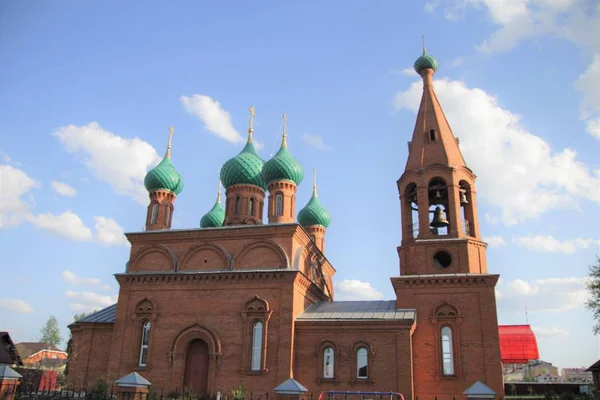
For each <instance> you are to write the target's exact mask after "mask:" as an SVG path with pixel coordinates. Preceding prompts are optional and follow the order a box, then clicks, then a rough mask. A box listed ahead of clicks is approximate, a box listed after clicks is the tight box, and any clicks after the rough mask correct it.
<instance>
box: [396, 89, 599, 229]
mask: <svg viewBox="0 0 600 400" xmlns="http://www.w3.org/2000/svg"><path fill="white" fill-rule="evenodd" d="M435 88H436V89H435V90H436V93H437V95H438V98H439V99H440V102H441V104H442V107H443V109H444V112H445V114H446V117H447V118H448V121H449V122H450V126H451V127H452V129H453V131H454V134H455V135H456V136H457V137H460V139H461V142H460V143H461V146H460V147H461V151H462V152H463V154H464V156H465V159H466V161H467V163H468V165H469V166H470V167H471V168H472V169H473V170H474V171H475V172H476V173H477V174H478V176H479V177H480V179H479V180H478V192H479V193H480V194H481V197H482V198H483V199H484V200H486V201H487V202H488V203H490V204H492V205H495V206H498V207H499V208H500V209H501V211H502V212H501V217H502V220H503V221H504V223H505V224H515V223H518V222H521V221H523V220H525V219H528V218H535V217H538V216H539V215H541V214H542V213H544V212H546V211H548V210H551V209H554V208H568V207H576V205H577V200H579V199H588V200H591V201H594V202H598V203H600V170H595V171H592V170H590V169H589V168H588V167H587V166H585V165H584V164H583V163H582V162H581V161H579V160H578V159H577V153H576V152H575V151H574V150H572V149H569V148H565V149H562V150H558V151H556V150H555V151H552V149H551V148H550V145H549V144H548V143H546V142H545V141H544V140H543V139H542V138H540V137H539V136H536V135H534V134H532V133H531V132H529V131H527V130H526V129H525V127H523V126H522V124H521V122H520V118H519V116H517V115H515V114H513V113H512V112H511V111H509V110H507V109H505V108H502V107H501V106H500V105H499V103H498V100H497V99H496V98H495V97H494V96H492V95H490V94H488V93H486V92H485V91H484V90H482V89H477V88H469V87H467V86H466V84H465V83H463V82H460V81H451V80H448V79H442V80H436V81H435ZM421 94H422V83H421V82H420V81H417V82H414V83H413V84H412V85H411V86H410V87H409V88H408V89H407V90H406V91H403V92H399V93H397V95H396V98H395V106H396V108H397V109H408V110H411V111H413V112H415V113H416V112H417V110H418V107H419V102H420V98H421Z"/></svg>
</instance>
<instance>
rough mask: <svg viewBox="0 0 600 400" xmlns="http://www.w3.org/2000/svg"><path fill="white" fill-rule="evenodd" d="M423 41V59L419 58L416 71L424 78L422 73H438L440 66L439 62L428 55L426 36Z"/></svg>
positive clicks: (415, 65)
mask: <svg viewBox="0 0 600 400" xmlns="http://www.w3.org/2000/svg"><path fill="white" fill-rule="evenodd" d="M422 39H423V54H422V55H421V57H419V58H417V60H416V61H415V64H414V68H415V71H416V72H417V74H419V75H421V76H423V74H422V72H423V71H425V70H428V69H431V70H433V72H435V71H437V69H438V68H439V66H440V64H439V63H438V60H437V59H436V58H435V57H433V56H432V55H429V54H427V48H426V47H425V35H423V37H422Z"/></svg>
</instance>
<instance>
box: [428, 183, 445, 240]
mask: <svg viewBox="0 0 600 400" xmlns="http://www.w3.org/2000/svg"><path fill="white" fill-rule="evenodd" d="M427 192H428V197H429V199H428V200H429V227H430V230H431V233H432V234H433V235H435V236H445V235H448V233H449V231H450V221H449V220H448V213H446V210H447V209H448V186H447V185H446V181H445V180H444V179H442V178H433V179H432V180H431V181H429V186H428V188H427Z"/></svg>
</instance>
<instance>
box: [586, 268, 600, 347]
mask: <svg viewBox="0 0 600 400" xmlns="http://www.w3.org/2000/svg"><path fill="white" fill-rule="evenodd" d="M586 286H587V289H588V290H589V292H590V299H589V300H588V301H586V303H585V306H586V307H587V308H588V309H589V310H590V311H592V314H593V315H594V320H595V321H596V323H595V325H594V334H595V335H597V334H599V333H600V257H598V256H596V264H594V265H592V266H590V272H589V273H588V281H587V283H586Z"/></svg>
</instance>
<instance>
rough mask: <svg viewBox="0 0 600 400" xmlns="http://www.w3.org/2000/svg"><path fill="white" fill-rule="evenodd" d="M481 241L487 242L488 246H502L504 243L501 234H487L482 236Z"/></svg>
mask: <svg viewBox="0 0 600 400" xmlns="http://www.w3.org/2000/svg"><path fill="white" fill-rule="evenodd" d="M483 241H484V242H486V243H487V244H488V246H489V247H491V248H494V247H502V246H505V245H506V241H505V240H504V238H503V237H502V236H487V237H484V238H483Z"/></svg>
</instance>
